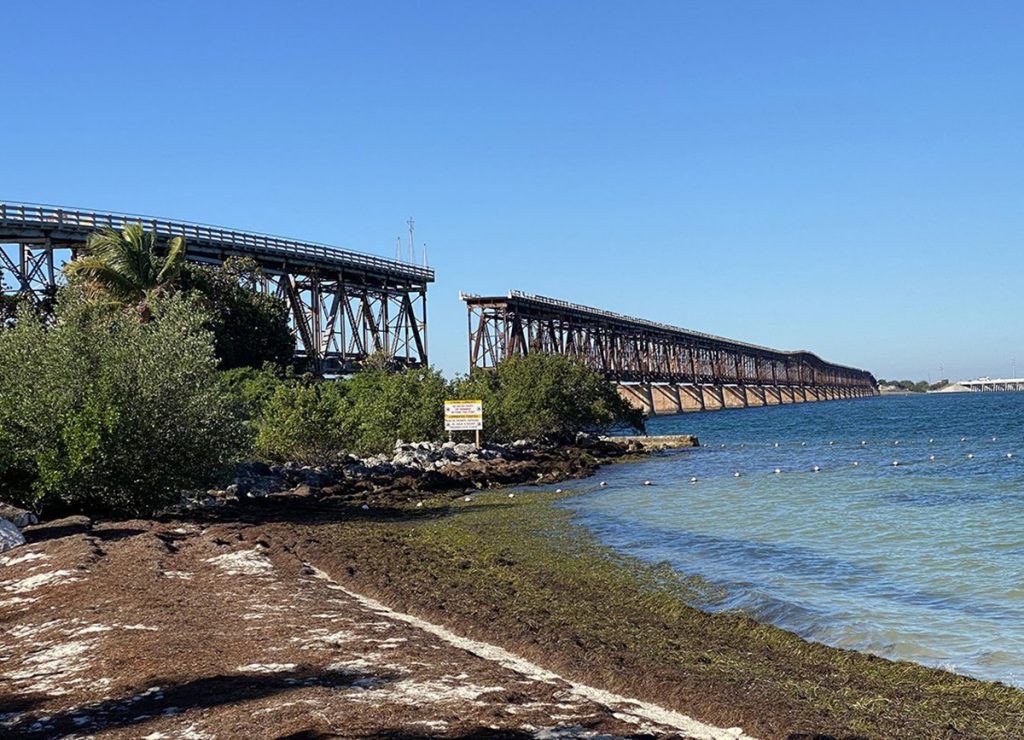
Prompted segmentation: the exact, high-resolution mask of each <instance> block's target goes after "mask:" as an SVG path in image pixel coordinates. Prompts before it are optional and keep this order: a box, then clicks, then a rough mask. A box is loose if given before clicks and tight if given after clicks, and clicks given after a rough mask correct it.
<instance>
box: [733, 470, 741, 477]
mask: <svg viewBox="0 0 1024 740" xmlns="http://www.w3.org/2000/svg"><path fill="white" fill-rule="evenodd" d="M733 476H734V477H736V478H739V477H740V471H738V470H737V471H736V472H735V473H733Z"/></svg>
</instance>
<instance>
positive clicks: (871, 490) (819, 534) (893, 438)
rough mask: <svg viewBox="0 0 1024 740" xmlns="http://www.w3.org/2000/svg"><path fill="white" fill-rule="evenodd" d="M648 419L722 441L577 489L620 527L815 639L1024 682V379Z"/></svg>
mask: <svg viewBox="0 0 1024 740" xmlns="http://www.w3.org/2000/svg"><path fill="white" fill-rule="evenodd" d="M648 431H649V432H650V433H651V434H676V433H678V434H682V433H689V434H697V435H698V436H699V438H700V441H701V443H702V444H706V445H707V446H706V447H702V448H700V449H694V450H686V451H680V452H673V453H666V454H663V455H659V456H657V457H655V458H654V459H651V460H647V461H643V462H639V463H629V464H624V465H617V466H610V467H608V468H605V469H604V470H603V471H602V472H601V473H600V477H601V479H603V480H606V481H607V482H608V487H607V488H604V489H599V490H598V491H596V492H594V493H591V494H588V495H585V496H580V497H577V498H573V499H568V500H566V501H565V502H564V503H563V505H565V506H568V507H570V508H571V509H573V510H574V511H575V512H577V514H578V516H579V520H580V522H581V523H583V524H584V525H586V526H588V527H589V528H590V529H591V530H593V531H594V532H595V533H596V534H597V535H598V536H599V537H600V538H601V539H602V540H603V541H604V542H606V543H607V544H609V545H611V546H612V547H615V548H617V549H619V550H621V551H623V552H626V553H629V554H631V555H635V556H637V557H640V558H642V559H644V560H649V561H668V562H669V563H671V564H672V565H673V567H675V568H677V569H678V570H680V571H682V572H685V573H695V574H699V575H701V576H703V577H704V578H705V579H707V580H709V581H711V582H713V583H715V584H718V585H721V586H724V587H725V589H726V593H727V595H728V596H727V598H726V600H725V602H724V603H723V604H722V605H721V606H720V607H716V608H738V609H743V610H744V611H746V612H748V613H749V614H751V615H752V616H754V617H755V618H757V619H759V620H762V621H766V622H771V623H772V624H776V625H778V626H780V627H784V628H786V629H789V630H792V631H794V632H796V633H798V634H800V635H802V636H803V637H805V638H807V639H811V640H815V641H818V642H822V643H826V644H829V645H835V646H838V647H844V648H852V649H857V650H864V651H869V652H872V653H876V654H878V655H884V656H886V657H891V658H903V659H908V660H913V661H917V662H919V663H923V664H926V665H931V666H939V667H942V668H945V669H948V670H953V671H956V672H958V673H965V674H968V675H972V676H977V677H979V678H986V679H993V680H1000V681H1004V682H1006V683H1012V684H1015V685H1018V686H1021V685H1024V393H1016V394H1014V393H977V394H974V393H972V394H942V395H929V396H912V397H907V396H895V397H893V396H890V397H880V398H871V399H860V400H852V401H832V402H827V403H810V404H800V405H794V406H784V407H767V408H759V409H746V410H735V411H721V412H712V413H704V414H688V415H683V416H674V417H661V418H657V419H654V420H652V421H651V422H650V424H649V426H648ZM993 438H995V439H994V440H993ZM961 440H963V441H961ZM897 441H898V444H897ZM776 445H777V446H776ZM968 455H973V458H969V457H968ZM1008 455H1012V457H1008ZM932 456H934V459H931V457H932ZM894 461H897V462H898V463H899V465H896V466H894V465H893V464H892V463H893V462H894ZM854 463H858V464H857V465H854ZM815 465H817V466H818V467H819V468H820V470H819V471H818V472H814V471H813V467H814V466H815ZM776 468H778V469H779V470H780V471H781V472H779V473H775V472H774V471H775V469H776ZM737 472H739V473H740V476H739V477H736V476H735V473H737ZM692 477H696V478H698V479H699V480H698V481H697V482H696V483H693V482H691V480H690V479H691V478H692ZM645 479H649V480H651V481H652V483H653V484H654V485H651V486H644V485H643V481H644V480H645Z"/></svg>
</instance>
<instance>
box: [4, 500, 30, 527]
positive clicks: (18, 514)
mask: <svg viewBox="0 0 1024 740" xmlns="http://www.w3.org/2000/svg"><path fill="white" fill-rule="evenodd" d="M0 518H2V519H6V520H8V521H9V522H11V523H12V524H13V525H14V526H15V527H18V528H19V529H20V528H22V527H27V526H29V525H30V524H39V517H37V516H36V515H35V514H33V513H32V512H31V511H28V510H27V509H20V508H18V507H17V506H13V505H11V504H5V503H0Z"/></svg>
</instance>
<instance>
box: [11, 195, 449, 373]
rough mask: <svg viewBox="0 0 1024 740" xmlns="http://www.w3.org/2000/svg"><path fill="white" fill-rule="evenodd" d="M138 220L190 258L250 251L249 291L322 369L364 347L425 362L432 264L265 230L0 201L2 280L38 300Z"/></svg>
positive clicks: (216, 258) (405, 361) (352, 362)
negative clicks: (98, 236)
mask: <svg viewBox="0 0 1024 740" xmlns="http://www.w3.org/2000/svg"><path fill="white" fill-rule="evenodd" d="M130 223H140V224H142V226H143V228H145V229H146V230H148V231H152V232H155V233H156V234H157V235H158V236H160V237H164V238H168V237H174V236H181V237H184V239H185V246H186V257H187V259H188V260H189V261H192V262H199V263H206V264H220V263H223V262H224V260H226V259H227V258H229V257H249V258H251V259H253V260H254V261H255V262H256V264H258V265H259V266H260V268H261V270H262V278H261V280H260V282H259V284H258V285H256V286H254V288H255V289H257V290H260V291H262V292H265V293H269V294H273V295H276V296H280V297H281V298H283V299H284V300H285V301H286V302H287V304H288V307H289V311H290V316H291V324H292V329H293V331H294V332H295V336H296V345H297V354H298V356H299V357H300V358H303V359H306V360H307V361H309V363H310V365H311V366H312V367H313V369H316V370H320V371H322V372H347V371H350V370H352V369H354V368H355V367H356V366H358V364H359V363H360V362H361V361H362V360H364V359H366V357H368V356H369V355H371V354H377V353H381V354H384V355H386V356H387V357H389V358H391V360H392V362H393V363H394V364H395V365H399V366H401V365H413V366H418V365H425V364H427V284H428V283H432V282H433V281H434V271H433V270H431V269H429V268H427V267H418V266H416V265H413V264H409V263H406V262H399V261H396V260H388V259H382V258H380V257H374V256H371V255H367V254H361V253H359V252H351V251H347V250H342V249H337V248H334V247H329V246H327V245H324V244H316V243H313V242H305V241H298V240H295V239H287V238H283V237H278V236H269V235H267V234H257V233H253V232H248V231H237V230H234V229H225V228H221V227H218V226H205V225H202V224H194V223H188V222H185V221H169V220H167V219H161V218H153V217H151V216H136V215H131V214H123V213H108V212H103V211H86V210H80V209H76V208H61V207H59V206H47V205H37V204H32V203H12V202H5V201H0V287H2V289H3V291H4V292H5V293H22V294H26V295H28V296H29V298H30V299H31V300H39V299H40V298H41V297H42V296H43V295H45V294H46V293H47V291H50V290H52V289H53V288H54V287H55V286H56V285H57V284H58V282H59V280H60V277H61V272H60V269H61V267H62V266H63V265H64V264H65V263H66V262H68V261H70V260H71V259H73V258H74V257H75V255H76V254H77V252H78V250H79V249H80V248H81V247H82V245H83V244H84V243H85V241H86V239H88V237H89V235H90V234H91V233H93V232H95V231H97V230H99V229H107V228H109V229H117V230H120V229H122V228H123V227H124V226H125V225H126V224H130Z"/></svg>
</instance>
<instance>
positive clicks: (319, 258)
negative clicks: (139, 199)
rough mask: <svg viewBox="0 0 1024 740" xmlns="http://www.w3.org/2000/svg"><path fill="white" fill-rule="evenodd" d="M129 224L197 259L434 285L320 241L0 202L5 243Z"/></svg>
mask: <svg viewBox="0 0 1024 740" xmlns="http://www.w3.org/2000/svg"><path fill="white" fill-rule="evenodd" d="M130 223H141V224H142V225H143V227H145V228H146V229H147V230H148V231H152V232H155V233H157V234H159V235H161V236H165V237H173V236H181V237H184V238H185V241H186V243H187V245H188V252H189V257H190V258H192V259H197V258H198V259H200V260H202V259H203V258H205V259H207V260H215V261H222V260H223V259H224V258H225V257H229V256H232V255H238V256H249V257H253V258H255V259H256V260H257V261H258V262H260V263H261V264H262V265H263V267H264V269H271V270H273V269H279V270H281V271H285V272H295V271H297V270H306V271H329V272H335V273H337V272H343V273H347V274H353V275H362V276H365V277H368V278H375V279H378V280H385V279H386V280H390V281H399V282H405V283H414V284H422V283H430V282H433V281H434V271H433V270H432V269H430V268H429V267H420V266H418V265H413V264H410V263H406V262H399V261H397V260H390V259H385V258H383V257H375V256H373V255H369V254H363V253H360V252H353V251H349V250H344V249H338V248H336V247H331V246H328V245H326V244H319V243H316V242H308V241H301V240H297V239H288V238H286V237H280V236H272V235H269V234H260V233H256V232H251V231H240V230H237V229H227V228H224V227H220V226H208V225H205V224H197V223H190V222H188V221H173V220H168V219H163V218H155V217H152V216H140V215H133V214H128V213H112V212H107V211H92V210H82V209H77V208H63V207H60V206H48V205H39V204H36V203H17V202H10V201H0V243H18V244H32V243H37V244H44V243H49V244H50V245H51V246H54V247H58V246H76V245H79V244H82V243H84V242H85V240H86V239H87V238H88V237H89V234H91V233H92V232H94V231H96V230H97V229H102V228H112V229H121V228H123V227H124V226H125V225H126V224H130Z"/></svg>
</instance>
